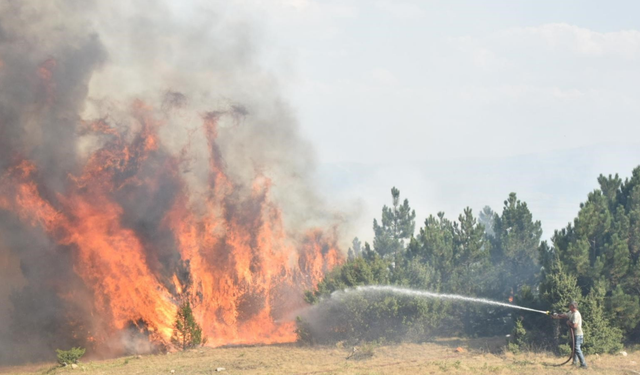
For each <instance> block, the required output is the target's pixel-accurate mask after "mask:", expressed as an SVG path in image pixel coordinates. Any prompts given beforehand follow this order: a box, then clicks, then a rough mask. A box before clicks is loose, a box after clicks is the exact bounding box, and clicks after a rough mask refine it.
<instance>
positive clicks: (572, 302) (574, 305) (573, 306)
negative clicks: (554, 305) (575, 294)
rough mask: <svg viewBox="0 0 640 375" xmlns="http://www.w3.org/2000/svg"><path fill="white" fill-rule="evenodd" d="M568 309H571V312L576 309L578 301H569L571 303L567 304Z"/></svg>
mask: <svg viewBox="0 0 640 375" xmlns="http://www.w3.org/2000/svg"><path fill="white" fill-rule="evenodd" d="M569 310H571V311H572V312H573V311H576V310H578V302H576V301H571V303H570V304H569Z"/></svg>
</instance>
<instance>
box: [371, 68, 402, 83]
mask: <svg viewBox="0 0 640 375" xmlns="http://www.w3.org/2000/svg"><path fill="white" fill-rule="evenodd" d="M367 76H368V78H369V79H371V80H372V81H373V82H375V83H376V84H382V85H395V84H397V83H398V79H397V78H396V76H395V75H394V74H393V73H391V72H390V71H389V70H387V69H383V68H375V69H372V70H371V71H369V73H368V74H367Z"/></svg>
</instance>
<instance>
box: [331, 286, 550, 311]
mask: <svg viewBox="0 0 640 375" xmlns="http://www.w3.org/2000/svg"><path fill="white" fill-rule="evenodd" d="M353 292H363V293H367V292H391V293H395V294H403V295H406V296H412V297H422V298H440V299H450V300H457V301H466V302H473V303H482V304H486V305H494V306H502V307H507V308H511V309H518V310H525V311H531V312H536V313H540V314H545V315H551V312H550V311H543V310H536V309H531V308H529V307H524V306H518V305H512V304H509V303H504V302H497V301H491V300H488V299H484V298H473V297H465V296H460V295H457V294H444V293H433V292H428V291H425V290H414V289H408V288H399V287H395V286H389V285H369V286H358V287H355V288H353V289H346V290H344V291H341V292H333V293H332V297H333V296H334V295H336V296H337V295H339V294H341V293H345V294H349V293H353Z"/></svg>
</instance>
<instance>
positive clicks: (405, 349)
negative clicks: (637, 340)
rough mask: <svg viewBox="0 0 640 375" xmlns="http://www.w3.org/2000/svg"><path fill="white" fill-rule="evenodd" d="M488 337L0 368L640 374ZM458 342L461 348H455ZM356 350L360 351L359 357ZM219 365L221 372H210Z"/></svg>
mask: <svg viewBox="0 0 640 375" xmlns="http://www.w3.org/2000/svg"><path fill="white" fill-rule="evenodd" d="M503 340H504V339H503V338H498V339H494V340H486V339H476V340H456V339H451V340H440V341H438V342H434V343H425V344H399V345H386V346H378V347H363V348H359V350H358V351H357V352H356V355H354V356H353V357H351V358H349V359H347V357H348V356H349V355H350V353H351V352H352V350H353V348H352V347H349V348H347V347H341V346H340V345H338V346H335V347H326V346H324V347H298V346H295V345H271V346H253V347H228V348H201V349H196V350H191V351H187V352H179V353H170V354H167V355H149V356H142V357H124V358H118V359H111V360H100V361H92V360H89V359H86V360H84V361H83V362H82V363H81V364H80V366H79V367H78V368H77V369H71V368H70V367H65V368H61V367H55V365H54V364H53V363H49V364H40V365H30V366H22V367H13V368H0V373H2V374H24V375H36V374H37V375H59V374H65V375H66V374H80V373H82V374H87V375H107V374H114V375H116V374H117V375H134V374H135V375H138V374H139V375H147V374H149V375H151V374H153V375H158V374H160V375H162V374H166V375H191V374H217V373H220V374H229V375H231V374H308V375H311V374H354V375H355V374H359V375H365V374H371V375H373V374H441V373H447V374H504V375H510V374H513V375H515V374H537V375H539V374H570V373H576V372H577V373H581V372H586V373H597V374H640V352H634V353H629V355H628V356H626V357H623V356H621V355H615V356H613V355H611V356H609V355H605V356H599V357H595V356H591V357H588V358H587V360H588V362H589V364H590V368H589V369H588V370H582V369H577V368H573V367H571V366H569V365H566V366H564V367H553V366H550V364H557V363H560V362H562V361H563V360H564V359H563V358H558V357H555V356H552V355H548V354H544V353H542V354H541V353H523V354H519V355H513V354H511V353H505V352H504V351H502V350H501V349H500V343H502V342H503ZM457 348H461V349H462V350H460V349H457ZM358 355H359V356H358ZM219 368H224V370H222V371H217V369H219Z"/></svg>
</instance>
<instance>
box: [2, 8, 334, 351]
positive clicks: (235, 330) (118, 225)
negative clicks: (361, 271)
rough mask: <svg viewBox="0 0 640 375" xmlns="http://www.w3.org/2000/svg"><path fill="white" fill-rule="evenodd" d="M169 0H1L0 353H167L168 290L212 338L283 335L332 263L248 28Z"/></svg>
mask: <svg viewBox="0 0 640 375" xmlns="http://www.w3.org/2000/svg"><path fill="white" fill-rule="evenodd" d="M175 4H177V3H175V2H173V3H169V2H166V3H162V2H155V1H154V2H151V1H142V2H135V3H131V2H125V1H113V2H97V1H77V0H66V1H63V0H57V1H49V2H44V3H43V2H39V1H21V2H3V3H2V5H0V84H1V85H2V88H3V90H1V91H0V176H1V177H0V178H1V179H0V275H2V277H1V281H2V282H1V284H2V285H1V286H0V352H1V353H3V354H4V355H5V356H3V355H0V361H2V362H7V363H8V362H9V359H11V360H12V361H25V360H30V359H35V358H48V357H50V356H51V355H52V354H53V349H55V348H68V347H70V346H71V345H82V346H86V347H88V348H89V350H90V352H92V353H93V354H94V355H104V356H109V355H117V354H122V353H125V352H140V351H149V350H162V349H166V348H167V346H168V345H169V341H170V340H169V339H170V335H171V324H172V320H173V319H174V316H175V310H176V306H177V305H178V304H179V303H180V302H181V301H184V300H187V299H188V300H190V301H192V303H193V304H194V306H195V311H196V316H197V318H198V319H199V320H200V321H201V324H202V325H203V328H204V330H205V334H206V335H208V336H209V337H210V342H211V343H212V344H215V345H221V344H226V343H241V342H242V343H250V342H282V341H291V340H293V339H294V338H295V335H294V333H293V325H292V323H284V324H280V323H278V317H280V316H283V315H284V314H285V313H286V312H287V311H290V310H291V309H293V308H295V307H296V306H297V305H298V304H299V303H300V302H301V301H302V299H301V293H302V291H303V290H304V289H305V288H311V287H313V286H314V285H315V283H317V282H318V281H319V279H320V278H321V277H322V275H323V274H324V272H325V271H326V270H328V269H330V268H331V267H333V266H334V265H336V264H338V263H339V262H340V261H341V259H342V256H341V255H340V252H339V251H338V248H337V241H338V237H337V236H338V234H339V233H338V225H340V224H341V222H342V219H341V217H340V216H339V215H336V214H334V213H330V212H327V211H326V210H325V209H324V208H323V203H322V201H321V200H320V199H319V198H318V197H317V195H316V194H315V193H314V190H313V188H312V186H313V185H312V183H311V181H310V176H311V175H312V173H313V171H314V156H313V154H312V152H311V151H310V145H309V143H308V142H306V141H304V140H302V139H301V137H300V135H299V131H298V126H297V123H296V120H295V118H294V117H293V115H292V114H291V111H290V109H289V108H288V105H287V103H286V102H285V101H284V100H283V99H282V98H281V97H280V95H279V93H278V83H277V82H276V80H275V79H274V78H273V77H272V76H271V75H270V74H269V73H268V72H265V71H264V70H263V69H261V68H260V66H259V64H258V63H257V62H256V61H257V60H258V56H259V52H260V51H259V48H257V43H256V41H255V35H257V32H256V31H255V30H253V29H252V26H251V25H250V24H248V23H246V22H244V21H243V20H242V17H240V16H238V15H237V14H236V13H234V12H232V11H231V9H230V7H225V6H222V5H220V4H222V3H220V4H218V5H216V6H211V5H208V6H206V7H204V6H198V5H195V4H192V6H190V7H186V6H177V5H175ZM218 10H222V12H219V11H218ZM149 343H151V344H149Z"/></svg>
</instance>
